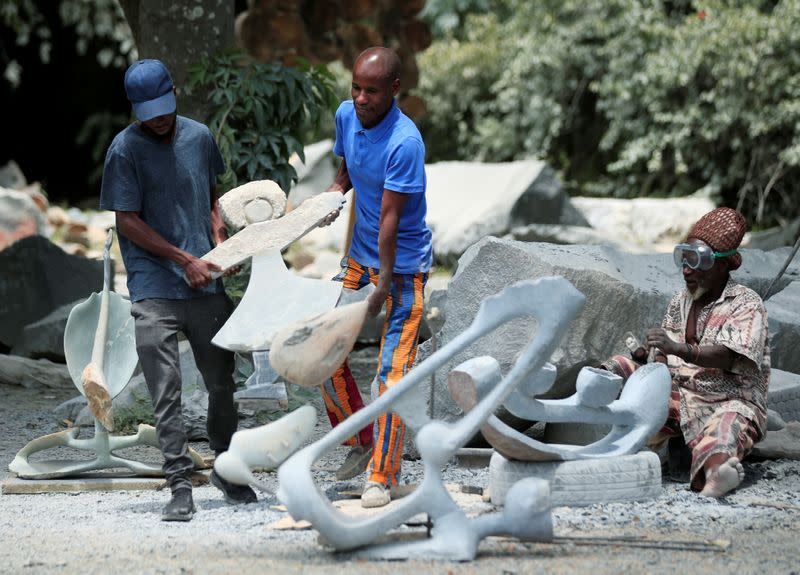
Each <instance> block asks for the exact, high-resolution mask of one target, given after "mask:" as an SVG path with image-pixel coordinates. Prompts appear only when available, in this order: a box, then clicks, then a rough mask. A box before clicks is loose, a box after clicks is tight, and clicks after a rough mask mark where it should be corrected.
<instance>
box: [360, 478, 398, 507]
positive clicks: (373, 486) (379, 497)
mask: <svg viewBox="0 0 800 575" xmlns="http://www.w3.org/2000/svg"><path fill="white" fill-rule="evenodd" d="M391 500H392V497H391V496H390V495H389V488H388V487H386V486H385V485H383V484H381V483H376V482H375V481H367V482H366V483H365V484H364V491H362V492H361V507H364V508H365V509H368V508H370V507H383V506H384V505H387V504H388V503H389V502H390V501H391Z"/></svg>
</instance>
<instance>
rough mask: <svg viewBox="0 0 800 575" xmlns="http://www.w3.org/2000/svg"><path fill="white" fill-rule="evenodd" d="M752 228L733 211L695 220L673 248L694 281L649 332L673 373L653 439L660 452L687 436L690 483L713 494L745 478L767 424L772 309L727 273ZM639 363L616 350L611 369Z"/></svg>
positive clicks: (627, 369)
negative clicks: (745, 465)
mask: <svg viewBox="0 0 800 575" xmlns="http://www.w3.org/2000/svg"><path fill="white" fill-rule="evenodd" d="M746 228H747V224H746V222H745V220H744V217H742V215H741V214H740V213H739V212H737V211H736V210H732V209H730V208H717V209H716V210H713V211H711V212H709V213H707V214H706V215H704V216H703V217H702V218H700V220H698V221H697V223H695V224H694V226H692V229H691V230H689V234H688V235H687V238H686V243H682V244H679V245H678V246H676V247H675V251H674V257H675V264H676V265H677V266H678V267H679V268H680V269H681V270H682V272H683V279H684V281H685V282H686V288H685V289H683V290H681V291H680V292H678V293H677V294H675V296H673V298H672V301H670V303H669V306H668V307H667V312H666V315H665V316H664V320H663V321H662V324H661V327H660V328H653V329H650V330H648V332H647V348H648V349H649V348H655V350H656V354H655V360H656V361H660V362H662V363H665V364H666V365H667V367H668V368H669V370H670V373H671V374H672V395H671V397H670V402H669V414H668V416H667V421H666V422H665V424H664V427H663V428H662V429H661V430H660V431H659V432H658V433H657V434H656V436H655V437H653V438H652V439H651V440H650V442H649V444H648V445H649V447H650V448H651V449H654V450H657V449H659V448H662V447H664V446H665V444H666V442H667V441H669V439H670V438H672V437H680V436H682V437H683V439H684V440H685V442H686V445H687V446H688V447H689V448H690V449H691V451H692V465H691V469H690V482H691V487H692V489H693V490H695V491H700V494H701V495H706V496H709V497H721V496H722V495H724V494H726V493H727V492H729V491H731V490H732V489H734V488H735V487H736V486H738V485H739V483H740V482H741V481H742V478H743V476H744V469H743V468H742V464H741V460H742V458H743V457H745V456H746V455H747V454H748V453H749V452H750V450H751V449H752V447H753V444H754V443H755V442H757V441H759V440H760V439H761V438H762V437H763V436H764V431H765V429H766V419H767V409H766V404H767V386H768V384H769V373H770V358H769V333H768V325H767V312H766V309H765V308H764V303H763V302H762V300H761V298H760V297H759V296H758V294H757V293H755V292H754V291H753V290H751V289H749V288H746V287H744V286H742V285H739V284H736V283H735V282H734V281H732V280H731V278H730V275H729V272H730V271H732V270H735V269H737V268H738V267H739V266H740V265H741V264H742V256H741V254H739V252H738V248H739V244H740V243H741V241H742V237H743V236H744V233H745V230H746ZM634 356H636V357H641V355H636V354H634ZM639 365H640V364H639V363H637V362H635V361H633V360H631V359H630V358H626V357H623V356H614V357H613V358H612V359H611V360H609V361H607V362H606V363H604V364H603V367H604V368H606V369H608V370H609V371H613V372H615V373H617V374H618V375H621V376H622V377H623V378H627V377H628V376H630V375H631V373H633V371H634V370H635V369H636V368H637V367H638V366H639Z"/></svg>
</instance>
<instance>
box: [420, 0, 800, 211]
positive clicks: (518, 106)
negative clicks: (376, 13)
mask: <svg viewBox="0 0 800 575" xmlns="http://www.w3.org/2000/svg"><path fill="white" fill-rule="evenodd" d="M497 3H498V4H499V5H501V6H502V10H497V11H495V13H496V14H511V15H512V16H509V17H508V18H505V19H502V18H498V17H497V16H496V15H494V14H482V15H473V16H471V17H468V18H467V19H466V23H465V28H464V31H465V32H466V35H462V37H463V38H464V39H461V40H459V39H456V38H457V37H458V36H457V35H455V34H454V35H451V36H448V37H445V38H443V39H441V40H439V41H437V42H435V43H434V45H433V46H432V47H431V48H430V49H429V50H428V51H426V52H425V53H424V54H423V55H422V57H421V65H420V67H421V69H422V70H423V74H422V79H421V83H420V89H419V91H420V92H421V94H420V95H421V96H422V97H424V98H425V99H426V100H427V101H428V109H429V113H428V116H427V117H426V118H425V120H424V121H423V123H422V126H421V127H422V130H423V134H424V136H425V137H426V144H427V145H428V149H429V151H430V156H429V160H431V161H436V160H443V159H478V160H490V161H506V160H512V159H517V158H523V157H530V156H540V157H543V158H545V159H546V160H548V161H549V162H550V163H551V164H553V165H554V166H556V167H558V168H559V169H561V170H562V172H563V174H564V178H565V181H566V183H567V186H568V189H569V190H570V191H571V192H572V193H574V194H595V195H613V196H618V197H636V196H651V195H652V196H675V195H686V194H690V193H693V192H695V191H697V190H699V189H704V190H706V191H708V192H710V193H711V194H712V196H713V197H714V198H715V199H716V200H717V201H718V203H720V204H725V205H730V206H733V207H738V208H739V209H741V210H742V211H743V212H744V213H745V214H746V215H747V216H748V219H749V220H750V221H751V223H755V224H757V225H762V226H765V225H772V224H775V223H780V222H782V221H785V219H786V218H788V217H794V216H797V215H798V214H800V207H799V205H798V202H794V201H792V190H793V189H794V188H795V187H796V186H797V185H798V184H800V170H798V166H800V103H798V102H800V0H784V1H781V2H769V1H746V0H740V1H738V2H730V1H729V2H721V1H713V0H712V1H709V2H706V3H704V4H702V5H700V4H699V3H696V2H690V1H680V0H674V1H672V2H667V1H663V2H658V1H637V0H588V1H587V0H565V1H563V2H562V1H556V0H542V1H537V2H524V1H521V0H500V1H498V2H497ZM448 134H450V135H451V136H450V138H449V139H448V137H447V135H448ZM453 134H454V135H455V137H454V138H453V137H452V135H453Z"/></svg>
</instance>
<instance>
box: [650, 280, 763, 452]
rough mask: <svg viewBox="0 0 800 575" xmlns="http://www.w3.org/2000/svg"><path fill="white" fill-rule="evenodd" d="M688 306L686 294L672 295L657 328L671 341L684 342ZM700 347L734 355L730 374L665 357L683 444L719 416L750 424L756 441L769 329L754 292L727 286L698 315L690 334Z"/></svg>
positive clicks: (759, 432) (689, 303)
mask: <svg viewBox="0 0 800 575" xmlns="http://www.w3.org/2000/svg"><path fill="white" fill-rule="evenodd" d="M691 307H692V296H691V294H690V293H689V291H688V290H687V289H684V290H682V291H680V292H678V293H677V294H675V295H674V296H673V298H672V301H670V303H669V306H668V307H667V313H666V315H665V316H664V321H663V322H662V324H661V325H662V327H663V328H664V329H665V330H666V331H667V333H668V334H669V336H670V338H671V339H672V340H674V341H677V342H679V343H685V342H686V321H687V318H688V316H689V310H690V309H691ZM695 333H696V337H697V340H698V341H699V343H700V345H701V346H704V345H724V346H725V347H727V348H728V349H730V350H731V351H734V352H736V353H737V354H738V355H737V356H736V359H735V360H734V362H733V366H732V367H731V370H730V371H725V370H722V369H718V368H710V367H700V366H697V365H694V364H691V363H688V362H685V361H683V360H682V359H680V358H679V357H677V356H674V355H670V356H668V357H667V366H668V367H669V370H670V373H671V374H672V383H673V388H677V389H678V390H679V391H680V395H681V430H682V431H683V435H684V438H685V439H686V442H687V443H688V442H690V441H692V440H693V439H694V438H695V437H698V436H699V435H701V433H702V431H703V428H704V427H705V425H706V422H707V420H708V419H709V418H710V417H711V416H712V415H713V414H714V413H719V412H724V411H728V412H736V413H740V414H742V415H743V416H745V417H747V418H748V419H750V420H751V421H752V422H753V424H754V425H755V426H756V428H757V430H758V434H759V438H761V437H763V435H764V430H765V429H766V421H767V387H768V385H769V373H770V358H769V326H768V323H767V310H766V308H765V307H764V302H763V301H762V300H761V298H760V297H759V295H758V294H757V293H756V292H754V291H753V290H751V289H749V288H747V287H745V286H742V285H739V284H735V283H733V282H732V281H730V280H729V281H728V284H727V285H726V286H725V289H724V290H723V292H722V295H721V296H720V298H719V299H718V300H717V301H714V302H712V303H710V304H708V305H706V306H705V307H703V308H702V309H701V310H699V311H698V314H697V327H696V330H695Z"/></svg>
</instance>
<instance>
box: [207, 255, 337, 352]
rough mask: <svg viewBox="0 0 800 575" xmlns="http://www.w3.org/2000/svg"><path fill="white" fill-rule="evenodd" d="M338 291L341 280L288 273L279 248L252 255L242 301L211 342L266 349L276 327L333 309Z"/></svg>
mask: <svg viewBox="0 0 800 575" xmlns="http://www.w3.org/2000/svg"><path fill="white" fill-rule="evenodd" d="M341 292H342V282H335V281H330V280H319V279H311V278H304V277H300V276H298V275H296V274H294V273H292V272H290V271H289V270H288V269H287V268H286V264H285V263H284V262H283V258H282V257H281V253H280V252H279V251H278V250H273V251H269V252H265V253H262V254H258V255H255V256H253V267H252V270H251V272H250V282H249V283H248V284H247V291H245V293H244V296H243V297H242V301H240V302H239V305H237V306H236V309H235V310H233V313H232V314H231V317H230V318H228V321H227V322H225V325H223V326H222V329H220V330H219V331H218V332H217V334H216V335H215V336H214V339H212V340H211V342H212V343H213V344H214V345H217V346H219V347H223V348H225V349H229V350H231V351H258V350H267V349H269V348H270V345H271V343H272V338H273V337H274V335H275V333H276V332H277V331H278V330H279V329H282V328H283V327H285V326H287V325H290V324H292V323H294V322H296V321H298V320H300V319H303V318H307V317H312V316H315V315H318V314H321V313H323V312H325V311H328V310H330V309H333V307H334V306H335V305H336V301H337V300H338V299H339V296H340V294H341ZM337 367H338V366H337Z"/></svg>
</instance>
